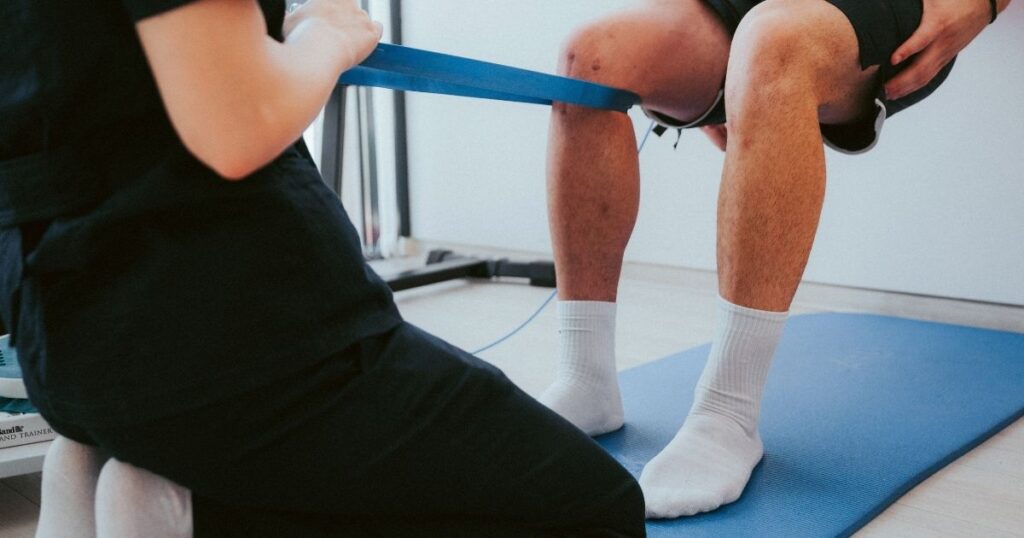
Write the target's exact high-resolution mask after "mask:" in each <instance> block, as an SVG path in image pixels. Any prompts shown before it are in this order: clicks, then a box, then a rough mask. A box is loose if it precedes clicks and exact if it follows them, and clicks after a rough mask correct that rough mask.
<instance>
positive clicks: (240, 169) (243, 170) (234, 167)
mask: <svg viewBox="0 0 1024 538" xmlns="http://www.w3.org/2000/svg"><path fill="white" fill-rule="evenodd" d="M200 160H202V159H200ZM204 164H206V166H208V167H209V168H210V169H211V170H213V171H214V172H216V173H217V175H218V176H220V177H221V179H223V180H225V181H241V180H243V179H245V178H247V177H249V176H251V175H252V174H253V173H254V172H256V171H257V170H259V169H260V168H262V167H263V166H262V164H260V165H257V164H255V163H251V162H248V161H247V160H244V159H237V158H224V157H218V158H211V159H208V160H206V161H205V163H204Z"/></svg>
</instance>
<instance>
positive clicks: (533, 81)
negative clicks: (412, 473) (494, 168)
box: [339, 43, 640, 112]
mask: <svg viewBox="0 0 1024 538" xmlns="http://www.w3.org/2000/svg"><path fill="white" fill-rule="evenodd" d="M339 83H340V84H345V85H351V86H374V87H378V88H388V89H392V90H402V91H411V92H425V93H438V94H445V95H457V96H461V97H477V98H480V99H493V100H498V101H515V102H519V103H534V104H540V105H550V104H551V103H552V102H560V103H568V104H572V105H579V106H585V107H589V108H598V109H604V110H616V111H619V112H625V111H627V110H629V109H630V108H631V107H632V106H633V105H635V104H637V103H639V102H640V96H638V95H637V94H635V93H633V92H630V91H626V90H620V89H617V88H611V87H608V86H602V85H600V84H594V83H592V82H586V81H582V80H576V79H572V78H566V77H559V76H555V75H548V74H545V73H538V72H536V71H529V70H526V69H518V68H515V67H508V66H505V65H499V64H494V63H489V62H481V61H479V60H471V59H469V58H460V57H458V56H451V55H448V54H440V53H437V52H430V51H426V50H420V49H414V48H409V47H402V46H399V45H391V44H388V43H380V44H378V45H377V49H376V50H374V52H373V54H371V55H370V56H369V57H368V58H367V59H366V60H365V61H363V63H361V64H359V65H358V66H356V67H354V68H352V69H350V70H348V71H346V72H344V73H342V75H341V79H340V80H339Z"/></svg>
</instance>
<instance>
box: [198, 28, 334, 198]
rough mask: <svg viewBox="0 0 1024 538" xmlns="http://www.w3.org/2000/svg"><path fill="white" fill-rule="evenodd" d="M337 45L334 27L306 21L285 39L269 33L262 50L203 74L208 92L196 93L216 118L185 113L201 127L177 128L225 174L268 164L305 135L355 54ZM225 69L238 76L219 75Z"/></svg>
mask: <svg viewBox="0 0 1024 538" xmlns="http://www.w3.org/2000/svg"><path fill="white" fill-rule="evenodd" d="M338 43H339V40H338V39H337V37H336V36H334V35H333V31H332V30H331V29H329V28H326V25H323V24H317V23H316V21H311V22H309V23H305V24H303V25H302V26H300V27H299V28H296V29H295V31H294V32H293V33H292V34H291V35H290V36H289V39H288V40H287V42H285V43H279V42H277V41H274V40H273V39H270V38H269V37H268V38H266V39H265V40H264V41H263V43H262V47H261V50H260V51H259V53H254V51H245V53H244V56H243V57H239V58H238V59H237V60H238V63H237V64H236V65H237V69H231V70H225V72H222V73H221V75H222V76H220V77H217V78H216V80H207V81H206V92H205V95H201V94H200V95H195V98H196V99H197V100H199V101H203V102H205V106H206V107H209V110H210V111H211V114H213V117H211V118H210V119H209V120H208V121H204V120H203V119H202V118H199V117H196V116H195V115H192V116H190V118H191V119H192V121H200V122H202V125H195V126H193V127H192V128H184V129H180V131H182V132H184V131H186V130H187V131H188V132H189V133H191V134H192V136H193V138H198V139H197V140H193V141H192V143H189V141H187V140H186V145H188V146H189V149H190V150H192V151H193V152H194V153H196V154H197V156H200V158H202V157H203V155H200V153H202V154H205V155H207V156H209V160H210V161H211V162H210V163H208V164H211V165H214V168H215V169H216V170H217V171H218V172H219V173H220V174H221V175H222V176H224V177H225V178H228V179H240V178H243V177H245V176H247V175H249V174H250V173H251V172H253V171H255V170H257V169H259V168H260V167H262V166H264V165H266V164H267V163H269V162H270V161H271V160H273V159H274V157H276V156H277V155H279V154H280V153H281V152H282V151H283V150H284V149H285V148H286V147H287V146H288V145H290V144H292V143H294V142H295V141H296V140H298V139H299V137H300V136H302V133H303V131H304V130H305V129H306V128H307V127H308V126H309V125H310V124H311V123H312V122H313V120H314V119H316V116H317V114H318V113H319V111H320V109H321V108H322V107H323V105H324V103H325V102H327V99H328V97H329V96H330V94H331V90H332V89H333V88H334V86H335V84H337V80H338V76H339V75H340V74H341V72H342V71H343V70H345V69H347V68H348V67H351V65H352V62H353V60H352V58H351V56H352V55H351V54H350V53H349V54H346V52H347V51H345V50H343V48H342V47H339V46H338ZM228 71H233V72H235V73H239V74H241V79H238V80H236V79H234V78H233V77H231V76H223V75H227V73H228ZM183 127H184V126H183ZM183 138H184V137H183Z"/></svg>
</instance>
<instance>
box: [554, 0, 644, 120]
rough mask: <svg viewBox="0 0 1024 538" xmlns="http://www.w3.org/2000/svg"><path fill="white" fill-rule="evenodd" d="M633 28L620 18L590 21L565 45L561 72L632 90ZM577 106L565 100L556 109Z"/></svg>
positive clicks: (561, 56) (633, 79)
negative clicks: (630, 47) (630, 67)
mask: <svg viewBox="0 0 1024 538" xmlns="http://www.w3.org/2000/svg"><path fill="white" fill-rule="evenodd" d="M629 33H630V32H629V30H628V29H627V28H625V25H624V24H622V23H620V22H619V21H618V20H617V19H616V18H614V17H613V18H610V19H606V20H601V21H597V22H593V23H589V24H587V25H584V26H582V27H580V28H577V29H576V30H575V31H574V32H573V33H572V34H571V35H570V36H569V37H568V38H567V39H566V40H565V42H564V43H563V44H562V49H561V51H560V53H559V57H558V74H560V75H562V76H564V77H570V78H575V79H581V80H587V81H590V82H595V83H597V84H604V85H606V86H613V87H616V88H626V89H632V87H633V86H634V85H635V77H634V76H633V74H632V73H631V71H632V70H631V69H629V68H628V67H627V66H629V65H630V64H631V63H632V62H631V61H630V59H629V57H630V56H631V54H632V53H631V52H630V49H629V47H628V46H626V45H625V44H624V42H623V41H624V40H625V42H627V43H628V34H629ZM572 108H574V107H571V106H566V105H563V104H561V103H556V104H555V109H556V110H557V111H560V112H566V111H567V110H568V109H572Z"/></svg>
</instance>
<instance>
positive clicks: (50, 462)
mask: <svg viewBox="0 0 1024 538" xmlns="http://www.w3.org/2000/svg"><path fill="white" fill-rule="evenodd" d="M103 459H104V456H103V454H102V453H101V452H100V451H99V449H97V448H95V447H91V446H88V445H83V444H82V443H79V442H77V441H72V440H71V439H68V438H67V437H63V436H57V438H56V439H54V440H53V443H52V444H51V445H50V448H49V449H48V450H47V452H46V460H45V463H44V464H43V480H44V481H48V480H56V479H66V478H67V477H68V475H72V474H90V475H93V476H94V477H95V475H96V474H98V473H99V466H100V464H101V463H102V462H103Z"/></svg>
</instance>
